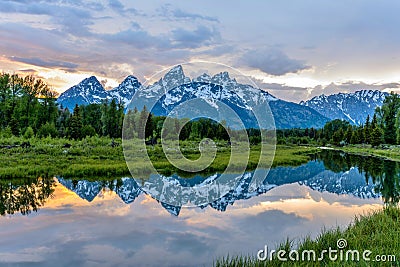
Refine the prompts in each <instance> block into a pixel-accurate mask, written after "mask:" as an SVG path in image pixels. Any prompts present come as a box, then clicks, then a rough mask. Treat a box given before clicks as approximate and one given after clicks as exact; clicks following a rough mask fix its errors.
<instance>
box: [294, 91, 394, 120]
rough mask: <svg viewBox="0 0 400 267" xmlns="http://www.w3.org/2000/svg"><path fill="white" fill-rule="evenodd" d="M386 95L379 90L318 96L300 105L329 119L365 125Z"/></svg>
mask: <svg viewBox="0 0 400 267" xmlns="http://www.w3.org/2000/svg"><path fill="white" fill-rule="evenodd" d="M387 95H388V93H385V92H381V91H379V90H375V91H373V90H360V91H356V92H355V93H337V94H332V95H328V96H326V95H324V94H322V95H319V96H315V97H313V98H311V99H310V100H307V101H301V102H300V105H303V106H307V107H310V108H313V109H315V110H316V111H318V112H319V113H321V114H322V115H324V116H325V117H327V118H329V119H342V120H347V121H349V122H350V123H352V124H355V125H360V124H363V123H365V120H366V119H367V116H368V115H369V116H370V117H371V118H372V116H373V115H374V111H375V108H376V107H380V106H382V104H383V101H384V100H385V97H386V96H387Z"/></svg>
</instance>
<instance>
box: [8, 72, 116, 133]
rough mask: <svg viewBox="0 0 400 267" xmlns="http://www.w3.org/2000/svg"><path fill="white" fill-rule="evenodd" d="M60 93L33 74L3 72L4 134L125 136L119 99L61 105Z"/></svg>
mask: <svg viewBox="0 0 400 267" xmlns="http://www.w3.org/2000/svg"><path fill="white" fill-rule="evenodd" d="M57 96H58V93H57V92H56V91H54V90H53V89H51V87H50V86H48V85H47V84H46V83H45V82H44V81H43V80H42V79H39V78H36V77H34V76H32V75H28V76H25V77H20V76H19V75H18V74H9V73H2V74H0V133H1V136H5V137H10V136H12V135H14V136H24V137H26V138H30V137H33V136H37V137H47V136H51V137H66V138H70V139H81V138H83V137H86V136H94V135H98V136H109V137H121V133H122V125H123V118H124V115H123V112H124V107H123V105H122V104H118V103H117V102H116V101H115V99H113V100H111V101H110V100H104V101H103V102H102V103H101V104H90V105H81V106H78V105H76V106H75V108H74V110H73V111H72V113H71V111H70V110H68V108H64V107H62V106H58V104H57V102H56V100H57Z"/></svg>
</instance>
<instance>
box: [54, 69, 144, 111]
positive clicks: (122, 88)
mask: <svg viewBox="0 0 400 267" xmlns="http://www.w3.org/2000/svg"><path fill="white" fill-rule="evenodd" d="M140 86H141V83H140V82H139V81H138V79H137V78H136V77H134V76H131V75H130V76H128V77H126V79H125V80H124V81H123V82H122V83H121V84H120V85H118V87H116V88H114V89H112V90H105V89H104V87H103V86H102V85H101V83H100V82H99V81H98V80H97V78H96V77H95V76H91V77H89V78H86V79H84V80H83V81H81V82H80V83H79V84H77V85H75V86H73V87H71V88H69V89H68V90H66V91H65V92H64V93H62V94H61V95H60V96H59V98H58V99H57V103H58V104H59V105H60V106H63V107H64V108H68V109H69V110H70V111H71V112H72V110H73V109H74V107H75V105H76V104H78V105H88V104H100V103H101V102H102V101H103V100H105V99H109V100H111V99H115V100H116V101H117V102H118V103H120V102H122V103H124V104H127V103H128V101H129V100H130V99H131V98H132V96H133V95H134V94H135V92H136V90H137V89H138V88H139V87H140Z"/></svg>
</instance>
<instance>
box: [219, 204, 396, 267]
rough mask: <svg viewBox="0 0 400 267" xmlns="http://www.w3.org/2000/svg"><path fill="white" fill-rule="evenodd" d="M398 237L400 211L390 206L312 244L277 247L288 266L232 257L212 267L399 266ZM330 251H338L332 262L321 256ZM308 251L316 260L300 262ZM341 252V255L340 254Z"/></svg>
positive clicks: (322, 234) (292, 244)
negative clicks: (286, 259) (296, 257)
mask: <svg viewBox="0 0 400 267" xmlns="http://www.w3.org/2000/svg"><path fill="white" fill-rule="evenodd" d="M399 237H400V209H399V208H398V207H393V206H389V207H385V208H383V209H382V210H379V211H374V212H370V213H369V214H367V215H359V216H357V217H356V218H355V219H354V221H353V222H352V223H351V224H350V225H349V226H348V227H347V228H345V229H343V230H342V229H339V228H336V229H332V230H327V231H325V232H323V233H321V234H320V235H319V236H318V237H317V238H316V239H315V240H311V239H310V238H306V239H305V240H303V241H302V242H300V244H299V245H297V246H295V245H294V244H295V242H294V241H286V242H284V243H282V244H281V245H280V246H278V249H277V251H279V250H284V251H285V254H284V255H283V252H282V255H281V256H282V257H286V258H288V261H287V262H282V261H281V260H278V258H277V257H276V254H275V257H274V258H273V259H272V260H271V261H268V260H265V261H260V260H257V259H256V258H255V257H246V256H243V257H242V256H236V257H235V256H234V257H227V258H223V259H219V260H217V261H216V262H215V263H214V266H215V267H225V266H226V267H228V266H229V267H239V266H241V267H250V266H251V267H252V266H257V267H258V266H321V265H323V266H399V264H400V254H399V252H400V238H399ZM338 246H339V247H338ZM329 248H331V249H332V250H336V251H337V252H336V254H332V257H333V256H334V255H336V256H337V259H336V260H335V261H333V260H331V259H330V257H329V254H328V253H327V252H323V250H329ZM291 250H296V251H298V254H299V255H300V256H299V259H300V260H299V261H297V260H293V261H292V260H290V259H289V256H288V255H289V253H290V251H291ZM309 251H315V255H316V260H315V261H308V260H307V257H305V258H304V259H305V260H303V261H302V260H301V257H302V256H301V255H303V252H304V255H306V256H307V255H308V252H309ZM340 251H342V252H343V253H342V254H341V252H340ZM348 251H350V252H348ZM355 251H357V252H355ZM368 251H370V252H368ZM353 252H354V254H353ZM332 253H333V252H332ZM346 253H347V254H346ZM357 253H359V254H357ZM291 255H292V258H294V257H295V255H296V254H295V253H292V254H291ZM321 255H324V256H323V257H322V258H323V259H322V260H320V261H318V260H317V259H318V258H320V257H321ZM341 255H342V256H341ZM357 255H359V260H357ZM346 257H347V261H346ZM353 257H354V258H353ZM353 259H354V260H353Z"/></svg>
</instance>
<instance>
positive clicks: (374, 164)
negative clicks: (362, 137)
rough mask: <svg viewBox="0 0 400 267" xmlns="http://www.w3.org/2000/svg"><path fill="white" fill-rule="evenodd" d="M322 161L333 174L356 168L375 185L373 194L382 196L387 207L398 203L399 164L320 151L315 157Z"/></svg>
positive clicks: (399, 189)
mask: <svg viewBox="0 0 400 267" xmlns="http://www.w3.org/2000/svg"><path fill="white" fill-rule="evenodd" d="M315 156H316V157H315V159H319V160H322V161H323V162H324V166H325V168H326V169H329V170H332V171H333V172H344V171H348V170H349V169H350V168H351V167H357V169H358V171H359V172H360V173H362V174H364V176H365V181H366V183H368V181H369V179H370V178H371V179H372V182H373V183H374V185H375V192H376V193H379V194H381V195H382V200H383V202H384V203H385V204H387V205H397V204H398V203H399V201H400V184H399V176H400V162H396V161H390V160H385V159H382V158H377V157H366V156H359V155H352V154H347V153H343V152H335V151H322V152H321V153H318V154H316V155H315Z"/></svg>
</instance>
